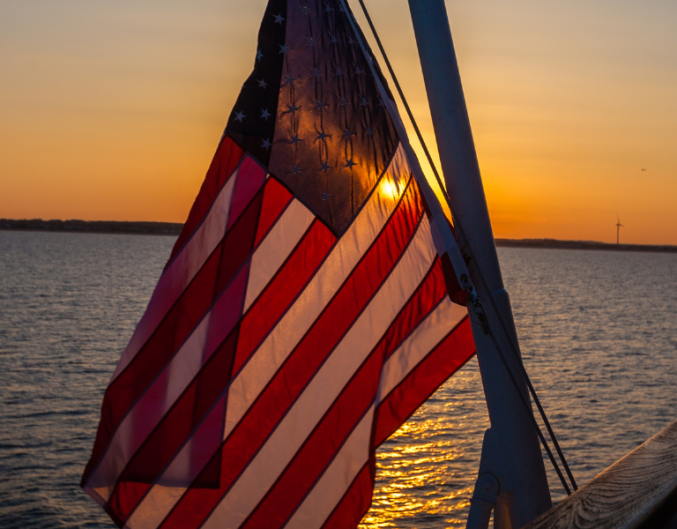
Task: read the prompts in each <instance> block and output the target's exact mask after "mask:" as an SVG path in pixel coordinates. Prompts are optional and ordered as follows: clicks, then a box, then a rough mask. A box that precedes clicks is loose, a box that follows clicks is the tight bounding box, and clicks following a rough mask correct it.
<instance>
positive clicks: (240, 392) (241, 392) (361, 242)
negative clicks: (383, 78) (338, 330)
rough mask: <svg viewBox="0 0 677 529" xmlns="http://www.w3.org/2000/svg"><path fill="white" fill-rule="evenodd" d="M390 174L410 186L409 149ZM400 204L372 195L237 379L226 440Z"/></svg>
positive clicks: (230, 399) (232, 388) (399, 152)
mask: <svg viewBox="0 0 677 529" xmlns="http://www.w3.org/2000/svg"><path fill="white" fill-rule="evenodd" d="M388 173H389V175H390V180H391V181H393V182H399V186H400V189H404V188H405V187H406V181H407V178H408V177H409V168H408V166H407V164H406V160H405V158H404V151H403V149H401V148H399V149H398V150H397V154H396V155H395V157H394V159H393V161H392V163H391V165H390V167H389V168H388ZM396 205H397V204H396V202H395V201H394V200H387V199H385V200H382V199H381V196H380V195H379V194H378V193H374V194H373V195H372V197H371V198H370V200H369V201H368V202H367V203H366V204H365V207H364V208H363V209H362V211H361V212H360V214H359V215H358V217H357V218H356V219H355V221H353V223H352V224H351V225H350V227H349V228H348V231H346V233H345V234H344V235H343V237H341V239H339V241H338V243H337V244H336V246H335V247H334V249H333V250H332V252H331V253H330V254H329V256H328V257H327V259H326V261H325V262H324V263H323V265H322V267H321V268H320V270H319V271H318V272H317V274H316V275H315V276H314V277H313V278H312V279H311V280H310V282H309V283H308V285H307V286H306V288H305V289H304V291H303V292H302V294H301V295H300V296H299V299H298V300H297V301H296V302H295V303H294V305H293V306H292V307H291V308H290V309H289V310H288V311H287V313H286V314H285V315H284V317H283V318H282V320H281V321H280V322H279V323H278V325H277V326H276V327H275V328H274V329H273V330H272V331H271V332H270V334H269V335H268V336H267V338H266V340H265V341H264V342H263V343H262V344H261V345H260V347H259V348H258V350H257V351H256V352H255V353H254V354H253V355H252V357H251V358H250V360H249V362H247V364H245V366H244V367H243V368H242V370H241V371H240V373H239V374H238V375H237V377H236V378H235V379H234V380H233V382H232V383H231V386H230V391H229V396H228V411H227V413H226V427H225V430H224V439H225V438H226V437H228V435H229V434H230V432H231V431H232V430H233V428H234V427H235V425H236V424H237V423H238V422H240V419H241V418H242V417H243V416H244V414H245V413H246V412H247V410H248V409H249V407H250V406H251V404H252V402H254V400H256V398H257V397H258V395H259V393H260V392H261V390H263V388H264V387H265V386H266V384H268V382H269V381H270V379H272V378H273V376H274V375H275V373H276V372H277V370H278V369H279V368H280V366H281V365H282V364H283V363H284V361H285V360H286V359H287V357H288V356H289V354H290V353H291V352H292V351H293V350H294V347H296V345H297V344H298V343H299V341H300V340H301V338H302V337H303V336H304V335H305V333H306V331H308V329H310V327H311V326H312V324H313V323H314V322H315V320H316V319H317V317H318V316H319V315H320V314H321V312H322V311H323V310H324V308H325V307H326V305H327V303H329V301H331V299H332V298H333V296H334V294H336V292H338V290H339V288H340V287H341V285H342V284H343V283H344V281H345V280H346V279H347V278H348V277H349V275H350V273H351V272H352V271H353V269H354V268H355V266H356V265H357V264H358V263H359V262H360V259H361V258H362V256H363V255H364V253H365V252H366V251H367V250H368V249H369V248H370V247H371V245H372V243H373V242H374V241H375V240H376V238H377V237H378V235H379V234H380V233H381V230H382V229H383V227H384V226H385V225H386V223H387V221H388V219H389V218H390V216H391V215H392V213H393V211H394V209H395V206H396Z"/></svg>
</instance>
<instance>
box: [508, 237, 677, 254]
mask: <svg viewBox="0 0 677 529" xmlns="http://www.w3.org/2000/svg"><path fill="white" fill-rule="evenodd" d="M496 246H504V247H511V248H556V249H560V250H608V251H611V252H669V253H677V246H669V245H667V244H663V245H658V244H656V245H654V244H615V243H606V242H596V241H561V240H559V239H496Z"/></svg>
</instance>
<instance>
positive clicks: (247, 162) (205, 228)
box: [109, 157, 265, 385]
mask: <svg viewBox="0 0 677 529" xmlns="http://www.w3.org/2000/svg"><path fill="white" fill-rule="evenodd" d="M234 172H237V174H232V175H231V176H230V178H229V179H228V181H227V182H226V185H224V186H223V188H221V191H220V192H219V194H218V196H217V197H216V198H215V199H214V202H213V204H212V207H211V208H210V210H209V212H208V213H207V216H206V217H205V219H204V221H203V222H202V224H201V225H200V227H199V228H198V229H197V230H196V232H195V233H194V234H193V236H192V237H191V238H190V239H189V240H188V242H187V243H186V245H185V246H184V248H183V249H182V250H181V252H180V253H179V254H178V255H177V256H176V257H175V258H174V260H173V261H172V263H171V265H170V266H169V268H167V270H165V272H164V273H163V274H162V276H161V277H160V279H159V281H158V284H157V286H156V287H155V290H154V291H153V295H152V297H151V298H150V301H149V302H148V307H147V308H146V312H145V313H144V315H143V317H142V318H141V320H140V321H139V324H138V325H137V326H136V329H135V330H134V334H133V335H132V338H131V340H130V341H129V344H128V345H127V347H126V348H125V350H124V352H123V353H122V356H121V358H120V361H119V362H118V365H117V367H116V368H115V372H114V373H113V376H112V377H111V380H110V382H109V385H110V383H112V382H113V381H114V380H115V379H116V378H117V377H118V375H119V374H120V373H121V372H122V371H123V370H124V369H125V367H127V365H129V363H130V362H131V361H132V360H133V359H134V357H135V356H136V354H137V353H138V352H139V350H140V349H141V347H143V345H144V344H145V343H146V341H147V340H148V338H150V336H151V334H153V332H154V331H155V329H156V328H157V326H158V325H159V324H160V322H161V321H162V319H163V318H164V317H165V315H166V314H167V311H168V310H169V309H170V308H171V307H172V305H173V304H174V302H175V301H176V300H177V299H178V298H179V296H180V295H181V294H182V293H183V291H184V290H185V289H186V287H187V286H188V284H189V283H190V282H191V281H192V280H193V278H194V277H195V274H196V273H197V272H198V271H199V270H200V268H202V265H204V263H205V261H206V260H207V258H208V257H209V256H210V255H211V253H212V252H213V251H214V248H216V246H217V245H218V244H219V241H221V239H222V238H223V236H224V234H225V233H226V226H228V215H229V213H230V206H231V202H232V198H233V189H234V188H235V183H236V181H237V179H238V177H239V176H240V174H243V173H246V174H247V178H251V174H250V173H252V172H260V173H263V172H264V170H263V169H262V168H261V167H260V166H259V165H258V164H257V163H256V162H254V161H253V160H252V159H251V158H248V157H246V158H245V159H244V160H243V161H242V163H240V165H238V167H237V168H236V169H235V170H234ZM261 180H262V181H265V178H262V179H261Z"/></svg>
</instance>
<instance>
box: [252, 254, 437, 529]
mask: <svg viewBox="0 0 677 529" xmlns="http://www.w3.org/2000/svg"><path fill="white" fill-rule="evenodd" d="M446 295H447V292H446V288H445V283H444V278H443V277H442V268H441V266H440V261H439V258H438V259H436V261H435V264H434V265H433V267H432V268H431V270H430V272H429V273H428V275H427V277H426V278H425V279H424V280H423V282H422V283H421V285H420V286H419V287H418V289H417V291H416V292H415V293H414V295H413V296H412V297H411V299H409V301H408V302H407V304H406V305H405V306H404V308H403V309H402V310H401V312H400V314H399V315H398V316H397V318H395V320H394V321H393V323H392V324H391V326H390V327H389V329H388V331H387V332H386V333H385V334H384V336H383V338H381V340H380V342H379V344H378V345H377V346H376V347H375V348H374V350H373V351H372V352H371V353H370V356H369V357H368V358H367V359H366V360H365V362H364V363H363V364H362V366H360V368H359V370H358V371H357V372H356V374H355V375H354V377H353V378H352V379H351V381H350V382H349V383H348V384H347V385H346V387H345V388H344V390H343V391H342V393H341V395H340V397H339V398H337V400H336V401H335V402H334V404H333V405H332V407H331V408H330V409H329V411H328V412H327V414H326V415H325V416H324V417H323V418H322V420H321V421H320V423H319V424H318V426H317V428H316V429H315V431H314V432H313V433H312V435H311V436H310V437H309V438H308V440H307V441H306V443H305V445H304V446H303V447H302V449H301V450H300V451H299V453H298V454H297V455H296V456H295V457H294V460H293V461H292V462H291V463H290V465H289V466H288V467H287V468H286V469H285V471H284V474H282V476H281V477H280V479H279V480H278V481H277V483H276V484H275V485H274V486H273V487H272V488H271V491H270V492H269V493H268V495H267V497H266V498H265V499H264V500H263V501H262V502H261V503H260V504H259V506H258V507H257V508H256V511H255V513H254V514H253V515H252V517H251V518H250V520H249V521H248V522H247V523H246V524H245V525H244V526H243V527H246V528H248V529H253V528H254V527H269V528H271V529H272V528H274V527H281V526H282V524H283V523H284V522H285V521H286V520H287V519H288V517H289V516H291V514H292V513H293V512H294V510H295V509H296V507H297V506H298V505H299V503H300V502H301V500H302V499H303V498H304V496H305V495H306V493H307V492H308V491H309V489H310V488H311V487H312V486H313V484H314V482H315V480H316V479H318V478H319V477H320V476H321V474H322V473H323V472H324V470H325V468H326V466H327V465H328V464H329V463H330V462H331V460H332V458H333V456H334V455H335V454H336V452H337V451H338V447H340V446H341V444H342V443H343V442H344V441H345V439H346V438H347V436H348V435H349V434H350V432H351V431H352V429H353V428H354V427H355V425H356V424H357V423H358V422H359V421H360V419H361V417H362V415H363V414H364V412H365V410H366V409H368V408H369V407H370V406H371V404H372V402H373V401H374V398H375V396H376V392H377V390H378V387H379V384H380V375H381V368H382V366H383V362H384V361H385V359H386V358H387V357H388V356H390V355H391V354H392V352H393V351H395V350H396V349H397V348H398V347H399V346H400V344H401V343H402V342H403V341H404V339H405V338H406V337H407V336H408V335H409V333H410V332H411V331H413V330H414V329H415V328H416V327H417V326H418V325H419V323H420V322H421V321H423V320H424V319H425V318H426V317H427V316H428V314H429V313H430V312H431V311H432V310H433V309H434V308H435V307H436V306H437V304H438V303H439V302H440V300H441V299H442V298H443V297H444V296H446Z"/></svg>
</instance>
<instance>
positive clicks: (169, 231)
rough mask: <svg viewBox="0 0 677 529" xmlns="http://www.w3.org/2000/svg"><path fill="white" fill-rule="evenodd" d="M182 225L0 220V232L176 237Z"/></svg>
mask: <svg viewBox="0 0 677 529" xmlns="http://www.w3.org/2000/svg"><path fill="white" fill-rule="evenodd" d="M181 228H183V224H178V223H175V222H119V221H114V220H96V221H88V220H42V219H30V220H26V219H22V220H11V219H0V230H22V231H65V232H82V233H132V234H139V235H178V234H179V233H181Z"/></svg>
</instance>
